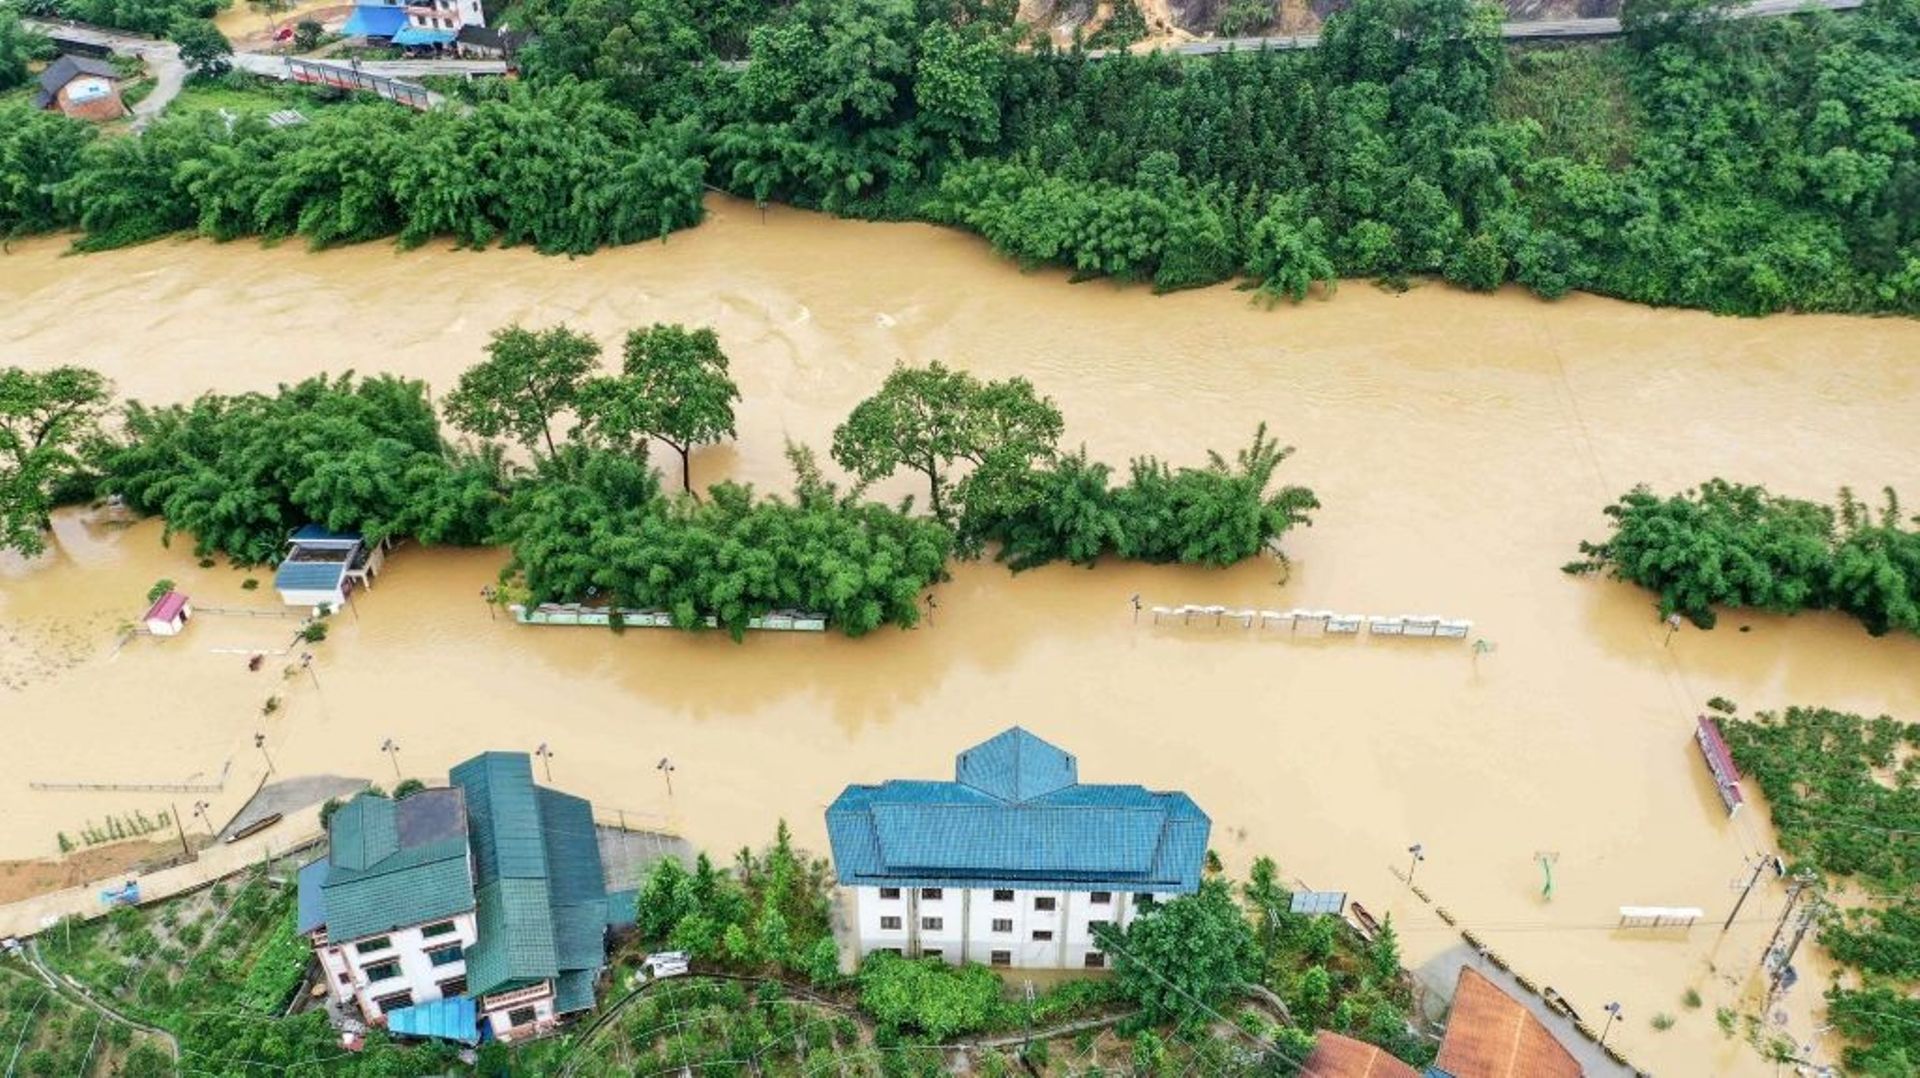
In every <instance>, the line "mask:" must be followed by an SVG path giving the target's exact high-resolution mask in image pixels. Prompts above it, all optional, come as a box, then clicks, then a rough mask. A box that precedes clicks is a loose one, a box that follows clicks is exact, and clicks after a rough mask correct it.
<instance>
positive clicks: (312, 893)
mask: <svg viewBox="0 0 1920 1078" xmlns="http://www.w3.org/2000/svg"><path fill="white" fill-rule="evenodd" d="M327 868H328V865H327V858H326V856H325V855H322V856H320V857H316V858H314V859H313V860H312V861H310V862H308V863H307V864H304V865H302V866H300V877H299V879H300V890H299V893H300V905H299V920H298V922H297V924H296V925H295V927H296V928H297V929H298V930H299V932H300V934H301V935H303V936H304V935H306V934H307V933H309V932H311V931H313V930H314V929H316V928H319V927H320V926H321V925H323V924H326V923H327V896H326V892H325V891H323V890H322V888H324V887H325V886H326V885H327Z"/></svg>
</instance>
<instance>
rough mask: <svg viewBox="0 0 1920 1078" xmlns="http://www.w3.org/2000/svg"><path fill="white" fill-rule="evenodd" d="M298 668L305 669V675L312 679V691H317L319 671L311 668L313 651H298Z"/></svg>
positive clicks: (318, 688) (318, 687) (318, 689)
mask: <svg viewBox="0 0 1920 1078" xmlns="http://www.w3.org/2000/svg"><path fill="white" fill-rule="evenodd" d="M300 669H302V670H305V671H306V672H307V676H308V677H310V678H312V679H313V691H314V692H319V691H320V672H319V671H318V670H315V669H314V668H313V652H311V651H303V652H301V653H300Z"/></svg>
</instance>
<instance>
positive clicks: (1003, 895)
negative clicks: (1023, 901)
mask: <svg viewBox="0 0 1920 1078" xmlns="http://www.w3.org/2000/svg"><path fill="white" fill-rule="evenodd" d="M993 900H994V901H995V902H1012V901H1013V890H1012V889H1011V888H1003V889H1001V890H998V891H995V892H994V893H993Z"/></svg>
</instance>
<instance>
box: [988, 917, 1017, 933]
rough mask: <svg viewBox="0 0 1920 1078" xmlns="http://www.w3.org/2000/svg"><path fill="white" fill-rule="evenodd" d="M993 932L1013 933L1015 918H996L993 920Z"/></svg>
mask: <svg viewBox="0 0 1920 1078" xmlns="http://www.w3.org/2000/svg"><path fill="white" fill-rule="evenodd" d="M993 930H994V931H995V932H1011V931H1013V918H1011V917H995V918H994V919H993Z"/></svg>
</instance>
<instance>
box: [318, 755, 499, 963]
mask: <svg viewBox="0 0 1920 1078" xmlns="http://www.w3.org/2000/svg"><path fill="white" fill-rule="evenodd" d="M327 833H328V840H329V842H328V854H327V864H326V868H325V869H324V870H321V871H318V872H314V873H311V874H309V873H302V875H301V886H302V887H303V888H306V887H311V886H317V887H319V888H320V901H319V903H318V905H317V907H316V909H317V911H318V915H319V917H320V918H321V923H323V924H325V925H326V929H327V938H328V939H329V940H332V941H333V942H335V943H344V942H346V941H348V940H356V939H363V938H365V937H367V936H377V935H380V934H382V933H385V932H391V931H393V930H395V929H398V928H405V927H407V926H409V925H417V924H423V923H426V922H428V921H438V920H442V919H444V918H447V917H451V916H453V915H454V914H457V913H463V912H465V911H467V910H470V909H473V908H474V890H473V877H472V876H471V874H470V873H469V871H468V867H467V821H466V811H465V807H464V805H463V803H462V798H461V794H460V791H459V790H423V791H421V792H419V793H417V794H414V795H413V796H412V797H409V798H407V799H405V800H404V801H400V802H397V803H396V802H393V801H389V800H387V799H386V798H384V797H379V796H377V795H374V794H361V795H359V796H358V797H355V798H354V799H353V800H352V801H349V802H347V804H345V805H343V806H341V808H340V809H339V811H337V812H335V813H334V814H333V817H332V819H331V820H329V821H328V827H327ZM310 875H311V879H309V876H310Z"/></svg>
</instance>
